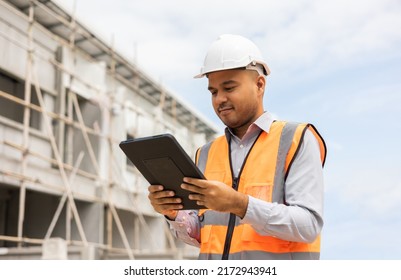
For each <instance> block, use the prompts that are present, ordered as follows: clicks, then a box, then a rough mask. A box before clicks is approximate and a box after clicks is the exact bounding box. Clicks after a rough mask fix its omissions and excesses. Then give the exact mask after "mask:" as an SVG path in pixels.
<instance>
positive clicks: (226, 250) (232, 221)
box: [221, 131, 262, 260]
mask: <svg viewBox="0 0 401 280" xmlns="http://www.w3.org/2000/svg"><path fill="white" fill-rule="evenodd" d="M261 134H262V131H260V133H259V135H258V136H257V137H256V139H255V141H254V142H253V144H252V146H251V148H250V149H249V151H248V154H247V155H246V156H245V159H244V162H243V163H242V166H241V169H240V171H239V172H238V177H234V172H233V164H232V162H231V141H228V154H229V160H230V169H231V176H232V177H233V186H232V187H233V189H234V190H236V191H238V186H239V180H240V178H241V173H242V170H243V169H244V166H245V163H246V160H247V159H248V156H249V154H250V153H251V151H252V148H253V146H254V145H255V143H256V142H257V141H258V138H259V136H260V135H261ZM236 219H237V216H236V215H235V214H233V213H230V219H229V220H228V225H227V233H226V240H225V241H224V250H223V255H222V256H221V259H222V260H228V257H229V255H230V248H231V240H232V239H233V233H234V228H235V221H236Z"/></svg>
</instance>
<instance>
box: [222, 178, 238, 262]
mask: <svg viewBox="0 0 401 280" xmlns="http://www.w3.org/2000/svg"><path fill="white" fill-rule="evenodd" d="M238 185H239V178H234V179H233V189H234V190H236V191H238ZM236 217H237V216H236V215H235V214H233V213H230V220H229V221H228V226H227V234H226V240H225V242H224V251H223V256H222V257H221V259H222V260H228V256H229V254H230V247H231V240H232V239H233V233H234V227H235V220H236Z"/></svg>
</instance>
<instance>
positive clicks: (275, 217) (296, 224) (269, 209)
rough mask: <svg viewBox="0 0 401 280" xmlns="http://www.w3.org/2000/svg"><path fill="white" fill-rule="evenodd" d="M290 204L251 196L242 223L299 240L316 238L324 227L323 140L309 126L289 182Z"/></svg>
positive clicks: (287, 187)
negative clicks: (321, 153)
mask: <svg viewBox="0 0 401 280" xmlns="http://www.w3.org/2000/svg"><path fill="white" fill-rule="evenodd" d="M284 187H285V201H286V204H278V203H270V202H266V201H263V200H260V199H257V198H254V197H252V196H249V203H248V209H247V212H246V214H245V216H244V218H243V219H242V220H241V223H245V224H250V225H251V226H252V227H253V228H254V229H255V231H256V232H258V233H259V234H261V235H269V236H274V237H277V238H280V239H283V240H288V241H296V242H307V243H310V242H313V241H314V240H315V239H316V237H317V236H318V234H319V233H320V231H321V229H322V227H323V192H324V190H323V169H322V164H321V160H320V149H319V144H318V142H317V139H316V138H315V136H314V135H313V134H312V132H310V131H309V130H307V131H306V132H305V135H304V139H303V142H302V143H301V146H300V149H299V152H298V154H297V155H296V158H295V159H294V162H293V164H292V167H291V169H290V170H289V173H288V176H287V179H286V182H285V186H284Z"/></svg>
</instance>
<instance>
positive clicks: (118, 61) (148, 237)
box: [0, 0, 216, 259]
mask: <svg viewBox="0 0 401 280" xmlns="http://www.w3.org/2000/svg"><path fill="white" fill-rule="evenodd" d="M0 51H1V52H0V259H41V258H44V259H52V258H58V259H66V258H68V259H128V258H129V259H180V258H194V257H196V256H197V249H196V248H192V247H187V246H184V245H183V244H182V243H180V242H178V241H177V240H176V239H175V238H174V237H173V236H171V234H170V232H169V230H168V225H167V223H166V222H165V219H164V217H162V216H161V215H159V214H157V213H155V212H154V211H153V208H152V207H151V205H150V204H149V202H148V199H147V195H148V191H147V187H148V183H147V182H146V180H145V179H143V177H141V175H140V174H139V172H138V171H137V170H136V169H135V167H134V166H133V165H132V164H131V163H130V162H129V161H127V159H126V157H125V155H124V154H123V153H122V152H121V150H120V149H119V147H118V144H119V143H120V141H121V140H124V139H127V138H136V137H142V136H147V135H152V134H160V133H166V132H169V133H172V134H174V135H175V136H176V138H177V140H178V141H179V142H180V143H181V144H182V145H183V147H184V149H185V150H186V151H187V152H188V154H189V155H190V156H191V157H193V156H194V153H195V149H196V148H197V147H198V146H200V145H202V144H204V143H205V142H207V141H209V140H210V139H211V138H212V137H214V135H215V133H216V127H215V126H214V125H213V124H211V123H210V122H208V121H207V120H206V119H205V118H204V117H202V116H201V115H199V114H197V113H194V112H193V110H191V108H190V107H189V106H187V105H185V103H184V102H183V101H182V100H179V99H178V98H177V97H176V96H175V95H174V94H172V93H171V92H169V91H167V90H165V88H164V87H163V86H162V85H160V84H159V83H157V82H155V81H154V80H153V79H152V78H151V77H149V76H148V75H146V74H145V73H144V72H143V71H142V70H141V69H139V68H138V67H137V66H136V65H135V63H133V62H131V61H129V60H128V59H126V58H125V57H124V56H122V55H121V54H119V53H118V52H116V51H114V48H113V46H112V45H110V44H106V43H105V42H104V41H103V40H101V39H100V38H99V37H98V36H96V35H95V34H93V32H91V31H90V30H89V29H88V28H86V27H85V26H83V25H82V24H81V23H80V22H79V21H77V20H76V18H75V17H74V15H73V13H72V14H71V13H68V12H66V11H65V10H63V9H62V8H61V7H59V6H58V5H56V4H55V3H54V2H53V1H49V0H7V1H6V0H0Z"/></svg>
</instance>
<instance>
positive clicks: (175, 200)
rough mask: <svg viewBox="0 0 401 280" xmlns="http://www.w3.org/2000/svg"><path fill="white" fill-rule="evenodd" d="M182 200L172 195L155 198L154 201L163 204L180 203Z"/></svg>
mask: <svg viewBox="0 0 401 280" xmlns="http://www.w3.org/2000/svg"><path fill="white" fill-rule="evenodd" d="M181 202H182V200H181V198H177V197H173V198H159V199H155V200H154V203H155V204H158V205H163V204H179V203H181Z"/></svg>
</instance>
